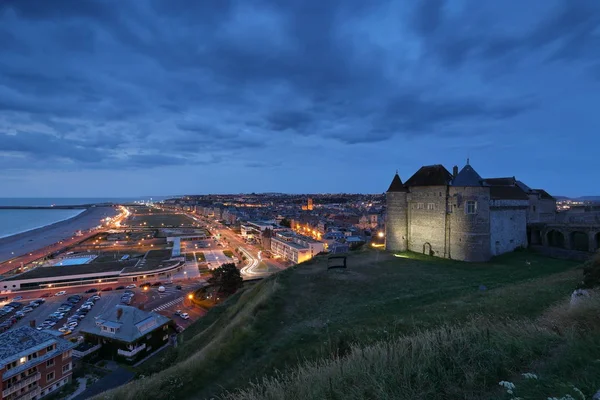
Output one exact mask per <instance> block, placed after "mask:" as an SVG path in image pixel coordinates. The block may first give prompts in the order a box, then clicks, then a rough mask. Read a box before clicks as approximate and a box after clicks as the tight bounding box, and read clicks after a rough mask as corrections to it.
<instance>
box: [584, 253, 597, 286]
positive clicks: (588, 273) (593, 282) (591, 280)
mask: <svg viewBox="0 0 600 400" xmlns="http://www.w3.org/2000/svg"><path fill="white" fill-rule="evenodd" d="M581 286H582V288H585V289H591V288H594V287H597V286H600V251H599V252H598V253H596V255H595V256H594V258H593V259H592V260H591V261H588V262H587V263H586V264H585V267H584V268H583V283H582V285H581Z"/></svg>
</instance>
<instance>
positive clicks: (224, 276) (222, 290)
mask: <svg viewBox="0 0 600 400" xmlns="http://www.w3.org/2000/svg"><path fill="white" fill-rule="evenodd" d="M211 273H212V277H210V278H209V279H208V283H209V284H210V285H213V286H214V287H215V288H216V289H217V293H219V294H222V295H225V296H228V295H231V294H234V293H235V292H236V291H237V290H238V289H239V288H241V287H242V284H243V282H244V281H243V279H242V276H241V275H240V270H239V269H237V268H236V266H235V264H233V263H228V264H223V265H221V266H220V267H219V268H215V269H213V270H212V271H211Z"/></svg>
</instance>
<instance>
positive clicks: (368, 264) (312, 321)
mask: <svg viewBox="0 0 600 400" xmlns="http://www.w3.org/2000/svg"><path fill="white" fill-rule="evenodd" d="M580 281H581V271H580V270H579V269H578V268H576V263H572V262H567V261H562V260H555V259H548V258H543V257H540V256H537V255H535V254H532V253H529V252H515V253H512V254H508V255H505V256H502V257H499V258H497V259H495V260H493V261H492V262H490V263H479V264H477V263H475V264H470V263H469V264H468V263H461V262H456V261H451V260H441V259H434V258H430V257H425V256H422V255H416V254H407V255H405V258H404V257H403V258H398V257H394V256H393V255H392V254H388V253H380V254H379V255H377V254H376V253H375V252H374V251H372V250H364V251H361V252H359V253H358V254H354V255H352V256H350V257H349V259H348V268H347V269H346V270H343V269H335V270H327V261H326V258H323V257H319V258H317V259H314V260H311V261H309V262H307V263H304V264H301V265H298V266H294V267H292V268H289V269H287V270H286V271H283V272H281V273H278V274H275V275H272V276H271V277H269V278H267V279H265V280H263V281H261V282H259V283H257V284H255V285H253V286H250V287H248V288H246V289H245V290H243V291H242V292H239V293H238V294H236V295H235V296H233V297H232V298H230V299H228V300H227V301H226V302H224V303H223V304H220V305H218V306H216V307H214V308H213V309H211V310H210V312H209V313H208V314H207V315H206V317H204V318H202V319H201V320H199V321H197V322H196V323H195V324H193V325H192V326H191V327H190V328H189V329H187V330H186V331H185V332H184V333H183V337H182V342H181V345H180V346H178V347H177V348H176V349H169V350H168V351H167V352H166V353H167V354H166V355H165V357H164V358H163V359H161V362H159V363H156V364H154V365H148V366H146V367H145V369H144V373H143V374H144V375H146V376H147V375H150V374H152V373H153V372H158V373H157V374H155V375H153V376H152V377H151V378H144V379H140V380H136V381H135V382H133V383H131V384H129V385H127V386H126V387H124V388H121V389H118V390H117V391H113V392H110V393H109V395H108V396H107V398H128V399H134V398H138V397H140V396H145V398H148V399H153V398H156V399H158V398H165V397H164V394H165V393H172V395H171V397H169V398H208V397H211V396H224V395H225V396H227V397H229V398H231V399H258V398H271V399H279V398H284V397H285V398H286V399H287V398H290V399H303V398H331V399H334V398H335V399H342V398H344V399H361V398H373V399H375V398H381V399H385V398H406V399H409V398H419V397H418V396H417V395H416V393H419V391H423V393H426V392H427V393H429V395H428V397H429V398H435V399H443V398H458V397H461V398H469V399H471V398H472V399H474V398H490V397H494V396H499V397H498V398H505V397H503V396H504V394H503V393H502V392H498V390H499V387H498V381H500V380H503V379H512V378H515V377H519V376H520V375H519V374H520V373H522V372H529V368H532V366H536V365H537V366H538V367H537V370H536V371H556V369H557V368H558V367H557V366H556V363H558V362H563V361H561V360H562V359H560V358H557V360H555V361H552V362H551V363H550V362H545V363H544V362H541V361H540V360H545V358H551V357H550V354H552V355H553V356H554V357H557V355H558V354H563V353H560V352H559V349H564V348H569V349H573V350H574V351H575V350H577V349H579V351H577V352H576V354H577V357H580V358H581V357H582V355H586V357H587V358H585V357H584V360H587V361H588V362H589V363H591V362H592V361H593V360H594V359H598V358H600V350H598V347H594V351H593V352H591V351H588V353H587V354H586V353H585V352H584V351H582V350H581V349H582V348H584V347H585V345H586V344H588V345H591V344H590V343H588V342H586V343H583V342H581V341H580V342H572V341H569V339H567V335H565V334H564V332H563V334H562V335H561V334H557V333H556V332H554V331H553V330H552V329H549V328H547V327H546V326H545V325H543V324H542V323H539V322H538V321H539V320H540V318H544V316H546V315H547V314H548V313H549V310H553V307H554V305H555V304H557V303H559V302H562V301H564V300H565V299H566V298H568V296H569V294H570V293H571V292H572V290H573V289H574V288H575V286H576V285H577V284H578V283H579V282H580ZM555 314H556V313H555ZM552 315H554V314H552ZM594 315H597V313H595V314H594ZM571 317H572V316H568V317H564V319H565V321H566V320H567V319H568V318H571ZM559 325H560V324H559ZM564 325H566V326H571V325H573V324H572V323H571V322H568V323H564ZM598 326H599V327H600V323H599V324H598ZM592 342H593V341H592ZM577 346H579V347H577ZM411 349H412V350H411ZM570 357H571V358H570V359H569V360H571V361H568V360H567V361H564V362H565V363H567V365H569V366H573V365H580V366H581V365H586V364H585V362H583V361H577V362H576V360H579V359H577V358H576V357H575V356H572V355H571V356H570ZM536 362H537V363H538V364H536ZM298 365H302V367H301V368H300V369H297V368H298ZM553 368H554V369H553ZM159 371H160V372H159ZM276 371H280V372H279V373H277V372H276ZM592 372H593V371H592ZM554 373H556V372H554ZM572 375H573V372H572V371H571V372H570V376H572ZM274 376H275V378H273V379H268V380H265V381H263V380H262V379H263V377H274ZM366 376H368V377H369V379H371V380H372V381H371V382H370V381H369V379H365V377H366ZM584 376H585V377H586V379H581V380H579V381H577V379H572V380H571V381H570V382H573V383H576V384H578V385H580V386H581V387H580V388H585V390H587V391H588V392H589V391H590V390H591V388H592V387H594V385H597V387H600V376H598V375H593V374H592V373H589V374H587V375H585V374H584ZM256 379H259V380H260V383H261V384H260V385H259V386H257V387H255V388H254V389H253V388H249V386H248V382H249V381H250V380H254V381H255V382H256ZM552 382H554V381H552ZM522 386H523V387H524V388H526V387H527V385H526V384H523V385H522ZM546 386H547V387H552V390H550V389H548V390H547V391H546V392H544V391H537V392H536V391H535V390H534V389H530V391H531V393H535V394H536V395H539V396H541V395H543V396H546V397H549V396H550V395H559V394H560V393H557V390H558V389H557V387H556V386H552V385H551V384H548V385H546ZM546 386H544V387H546ZM236 388H238V389H239V388H242V389H247V390H246V391H245V392H239V393H238V392H233V393H230V394H229V395H227V391H231V390H235V389H236ZM375 388H376V390H377V391H378V392H377V391H376V390H375ZM523 390H525V389H523ZM459 392H460V394H463V393H464V394H465V395H464V396H462V395H459ZM277 393H279V395H278V394H277ZM283 393H285V396H283V395H282V394H283ZM457 396H458V397H457ZM543 396H542V397H540V398H546V397H543ZM559 397H560V396H559ZM532 398H534V397H532Z"/></svg>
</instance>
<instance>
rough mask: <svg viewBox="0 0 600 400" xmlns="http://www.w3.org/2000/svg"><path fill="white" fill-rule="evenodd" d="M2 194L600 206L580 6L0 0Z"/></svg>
mask: <svg viewBox="0 0 600 400" xmlns="http://www.w3.org/2000/svg"><path fill="white" fill-rule="evenodd" d="M0 54H1V56H0V171H2V172H1V173H0V197H88V196H89V197H95V196H116V197H123V196H142V195H144V196H146V195H171V194H205V193H241V192H289V193H333V192H344V193H349V192H352V193H358V192H362V193H381V192H384V191H385V190H386V189H387V187H388V185H389V183H390V182H391V179H392V178H393V175H394V173H395V172H396V170H398V172H399V173H400V176H401V177H402V179H403V180H406V179H408V178H409V177H410V176H411V175H412V174H413V173H414V172H416V171H417V170H418V169H419V167H421V166H422V165H431V164H443V165H444V166H446V168H448V170H452V166H453V165H458V166H459V167H462V166H464V165H465V163H466V160H467V158H469V159H470V164H471V165H472V166H473V167H474V168H475V170H476V171H477V172H479V174H480V175H481V176H483V177H486V178H487V177H504V176H516V177H517V178H518V179H520V180H522V181H524V182H525V183H526V184H527V185H529V186H530V187H533V188H544V189H546V190H547V191H548V192H550V193H551V194H553V195H566V196H580V195H600V177H599V175H598V164H597V159H598V149H599V148H600V112H598V107H599V106H598V105H599V104H600V1H597V0H527V1H522V0H504V1H501V2H498V1H481V0H455V1H450V0H448V1H444V0H420V1H418V2H417V1H372V0H365V1H359V0H327V1H321V0H286V1H276V0H270V1H267V0H253V1H247V0H245V1H228V0H218V1H217V0H213V1H210V0H207V1H187V0H136V1H122V0H118V1H117V0H114V1H111V0H86V1H80V0H70V1H69V0H52V1H47V0H0Z"/></svg>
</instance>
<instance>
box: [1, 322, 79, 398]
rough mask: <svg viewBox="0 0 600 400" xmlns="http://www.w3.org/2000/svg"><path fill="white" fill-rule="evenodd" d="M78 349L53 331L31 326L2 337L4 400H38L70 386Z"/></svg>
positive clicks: (17, 329)
mask: <svg viewBox="0 0 600 400" xmlns="http://www.w3.org/2000/svg"><path fill="white" fill-rule="evenodd" d="M57 333H58V332H57ZM74 347H75V344H74V343H71V342H69V341H68V340H65V339H62V338H61V337H59V336H57V335H55V334H53V333H51V332H50V331H44V330H42V331H38V330H37V329H34V328H30V327H28V326H23V327H20V328H16V329H13V330H10V331H8V332H5V333H3V334H2V335H0V376H1V379H2V392H0V400H30V399H34V400H37V399H41V398H42V397H44V396H46V395H48V394H50V393H52V392H54V391H56V390H57V389H59V388H60V387H62V386H64V385H66V384H67V383H69V382H70V381H71V376H72V373H73V371H72V369H73V363H72V349H73V348H74Z"/></svg>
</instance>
